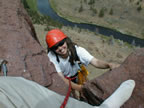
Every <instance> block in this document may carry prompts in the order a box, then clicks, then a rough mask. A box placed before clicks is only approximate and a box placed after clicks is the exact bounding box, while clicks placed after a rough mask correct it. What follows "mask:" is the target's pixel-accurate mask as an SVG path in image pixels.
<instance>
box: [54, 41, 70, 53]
mask: <svg viewBox="0 0 144 108" xmlns="http://www.w3.org/2000/svg"><path fill="white" fill-rule="evenodd" d="M53 50H55V52H56V53H57V54H58V55H60V56H66V55H67V53H68V47H67V43H66V41H65V39H64V40H62V41H61V42H59V43H58V44H56V45H55V46H54V47H53Z"/></svg>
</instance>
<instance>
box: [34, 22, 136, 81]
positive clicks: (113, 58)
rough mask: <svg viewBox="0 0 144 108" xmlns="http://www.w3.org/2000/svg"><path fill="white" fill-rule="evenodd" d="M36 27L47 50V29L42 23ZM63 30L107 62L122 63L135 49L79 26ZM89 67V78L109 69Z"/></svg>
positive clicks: (80, 44)
mask: <svg viewBox="0 0 144 108" xmlns="http://www.w3.org/2000/svg"><path fill="white" fill-rule="evenodd" d="M34 27H35V30H36V33H37V36H38V38H39V40H40V43H41V45H42V46H43V48H44V49H45V50H46V43H45V35H46V33H47V31H44V28H45V27H44V26H42V25H34ZM62 31H64V33H65V34H66V35H67V36H69V37H70V38H71V39H72V40H73V41H74V42H76V43H77V44H78V45H79V46H82V47H84V48H86V49H87V50H88V51H89V52H90V53H91V54H92V55H93V56H95V57H96V58H98V59H101V60H104V61H107V62H113V63H117V64H121V63H122V62H123V61H124V60H125V59H126V58H127V56H128V55H129V54H130V53H131V52H133V51H134V50H135V47H133V48H132V47H128V46H126V45H125V44H124V43H122V42H118V40H114V42H113V43H111V41H110V39H109V38H108V37H104V36H101V35H96V34H94V33H93V32H90V31H87V30H81V31H80V30H79V29H78V28H73V29H71V28H69V27H63V28H62ZM87 69H88V71H89V73H90V74H89V79H92V78H94V77H97V76H99V75H101V74H103V73H104V72H106V71H108V70H107V69H96V68H94V67H93V66H91V65H89V66H88V68H87Z"/></svg>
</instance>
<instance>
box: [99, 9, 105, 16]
mask: <svg viewBox="0 0 144 108" xmlns="http://www.w3.org/2000/svg"><path fill="white" fill-rule="evenodd" d="M99 17H104V8H102V9H101V10H100V12H99Z"/></svg>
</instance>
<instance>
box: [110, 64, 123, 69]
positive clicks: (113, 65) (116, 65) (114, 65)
mask: <svg viewBox="0 0 144 108" xmlns="http://www.w3.org/2000/svg"><path fill="white" fill-rule="evenodd" d="M119 66H120V64H114V63H109V68H110V70H112V69H114V68H117V67H119Z"/></svg>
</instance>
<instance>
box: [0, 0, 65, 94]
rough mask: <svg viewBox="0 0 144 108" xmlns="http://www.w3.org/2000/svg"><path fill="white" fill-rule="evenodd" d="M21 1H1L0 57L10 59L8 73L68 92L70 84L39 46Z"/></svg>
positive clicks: (59, 91) (62, 92)
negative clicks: (64, 79)
mask: <svg viewBox="0 0 144 108" xmlns="http://www.w3.org/2000/svg"><path fill="white" fill-rule="evenodd" d="M20 1H21V0H1V1H0V59H5V60H7V61H8V64H7V68H8V76H22V77H25V78H27V79H30V80H33V81H36V82H38V83H39V84H41V85H43V86H46V87H48V88H49V89H52V90H54V91H56V92H58V93H60V94H65V93H66V90H67V86H66V85H64V82H63V80H62V79H60V77H59V76H58V74H57V72H56V70H55V68H54V65H53V64H52V63H51V62H50V61H49V59H48V57H47V54H46V52H45V51H44V49H43V48H42V46H41V45H40V43H39V41H38V39H37V36H36V33H35V30H34V27H33V25H32V22H31V20H30V18H29V16H28V14H27V12H26V11H25V9H24V8H23V5H22V3H21V2H20ZM0 75H3V73H2V72H1V73H0ZM61 85H63V86H62V87H61Z"/></svg>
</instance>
